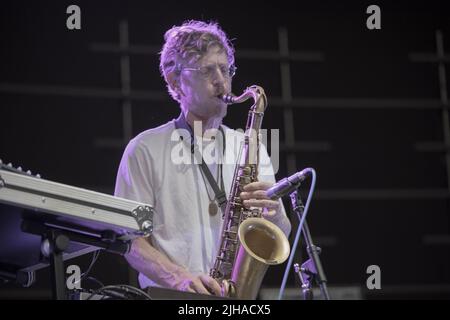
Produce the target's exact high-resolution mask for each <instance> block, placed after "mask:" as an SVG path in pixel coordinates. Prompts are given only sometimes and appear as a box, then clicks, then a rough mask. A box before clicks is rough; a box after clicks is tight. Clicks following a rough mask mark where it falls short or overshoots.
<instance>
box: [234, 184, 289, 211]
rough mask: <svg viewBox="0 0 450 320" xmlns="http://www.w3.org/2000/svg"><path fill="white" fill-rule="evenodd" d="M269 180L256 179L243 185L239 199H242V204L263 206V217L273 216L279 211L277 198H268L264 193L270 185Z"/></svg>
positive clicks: (247, 206)
mask: <svg viewBox="0 0 450 320" xmlns="http://www.w3.org/2000/svg"><path fill="white" fill-rule="evenodd" d="M272 186H273V184H272V183H270V182H264V181H256V182H252V183H249V184H247V185H246V186H244V191H242V192H241V199H242V200H244V206H245V207H246V208H249V207H258V208H265V209H266V210H263V212H262V215H263V217H264V218H273V217H274V216H275V215H276V214H277V212H279V210H278V209H279V208H280V202H279V201H278V200H270V198H269V197H267V195H266V190H267V189H269V188H270V187H272Z"/></svg>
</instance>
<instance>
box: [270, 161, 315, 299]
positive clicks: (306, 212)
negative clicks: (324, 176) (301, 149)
mask: <svg viewBox="0 0 450 320" xmlns="http://www.w3.org/2000/svg"><path fill="white" fill-rule="evenodd" d="M310 170H311V175H312V181H311V186H310V188H309V194H308V199H307V200H306V204H305V210H304V211H303V216H302V219H301V220H300V224H299V225H298V229H297V234H296V235H295V240H294V244H293V245H292V250H291V254H290V256H289V261H288V264H287V266H286V269H285V271H284V276H283V281H282V283H281V287H280V292H279V294H278V300H281V299H282V298H283V293H284V289H285V287H286V282H287V278H288V276H289V271H290V270H291V266H292V261H293V260H294V255H295V252H296V250H297V246H298V241H299V240H300V235H301V232H302V229H303V224H304V223H305V219H306V215H307V214H308V209H309V204H310V202H311V198H312V195H313V193H314V188H315V186H316V171H315V170H314V169H313V168H310Z"/></svg>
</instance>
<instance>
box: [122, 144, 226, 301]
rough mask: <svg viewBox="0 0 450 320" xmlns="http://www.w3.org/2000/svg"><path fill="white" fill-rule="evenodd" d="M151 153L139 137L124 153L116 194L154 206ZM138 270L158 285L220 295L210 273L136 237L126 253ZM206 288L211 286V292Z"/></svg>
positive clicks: (146, 239) (129, 261)
mask: <svg viewBox="0 0 450 320" xmlns="http://www.w3.org/2000/svg"><path fill="white" fill-rule="evenodd" d="M151 163H152V157H151V154H149V152H148V151H147V150H146V149H145V148H142V146H139V143H138V141H137V140H132V141H131V142H130V143H129V144H128V146H127V148H126V149H125V152H124V154H123V157H122V160H121V162H120V166H119V171H118V174H117V179H116V188H115V192H114V195H115V196H117V197H122V198H126V199H130V200H135V201H139V202H144V203H150V204H152V205H155V201H156V197H155V194H154V187H155V186H154V185H155V184H156V183H155V182H154V181H153V180H152V174H153V170H152V169H151ZM125 258H126V259H127V261H128V263H129V264H130V265H131V267H132V268H134V269H135V270H136V271H138V272H140V273H142V274H144V275H145V276H146V277H148V278H149V279H151V280H152V281H154V282H156V283H157V284H159V285H161V286H164V287H168V288H173V289H177V290H182V291H191V292H198V293H204V294H209V291H210V292H213V293H215V294H217V295H220V291H221V288H220V286H219V285H218V283H217V282H216V281H215V280H214V279H213V278H211V277H209V276H207V275H200V276H194V275H192V274H191V273H190V272H188V271H187V270H186V269H184V268H182V267H180V266H178V265H176V264H174V263H173V262H172V261H171V260H170V259H169V258H168V257H167V256H166V255H165V254H164V253H162V252H160V251H158V250H157V249H156V248H154V247H153V246H152V245H151V244H150V242H149V240H148V238H137V239H135V240H134V241H133V243H132V245H131V249H130V252H129V253H127V254H126V255H125ZM207 288H210V289H209V291H208V289H207Z"/></svg>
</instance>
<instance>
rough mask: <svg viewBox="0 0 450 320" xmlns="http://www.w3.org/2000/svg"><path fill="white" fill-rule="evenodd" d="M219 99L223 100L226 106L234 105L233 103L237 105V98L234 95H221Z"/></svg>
mask: <svg viewBox="0 0 450 320" xmlns="http://www.w3.org/2000/svg"><path fill="white" fill-rule="evenodd" d="M218 98H219V99H221V100H222V101H223V102H225V103H226V104H233V103H235V100H236V99H235V98H236V96H235V95H234V94H232V93H227V94H221V95H219V96H218Z"/></svg>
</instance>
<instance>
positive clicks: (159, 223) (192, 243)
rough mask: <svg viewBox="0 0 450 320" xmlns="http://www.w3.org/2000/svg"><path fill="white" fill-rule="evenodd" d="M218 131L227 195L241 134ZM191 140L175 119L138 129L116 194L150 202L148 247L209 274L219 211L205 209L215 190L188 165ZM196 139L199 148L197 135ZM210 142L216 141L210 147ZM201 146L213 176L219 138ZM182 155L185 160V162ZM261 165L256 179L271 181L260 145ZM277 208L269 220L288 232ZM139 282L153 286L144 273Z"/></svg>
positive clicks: (197, 169) (124, 160) (124, 159)
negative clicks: (149, 243)
mask: <svg viewBox="0 0 450 320" xmlns="http://www.w3.org/2000/svg"><path fill="white" fill-rule="evenodd" d="M222 129H223V131H224V132H225V136H226V139H225V141H226V147H225V155H224V156H223V157H220V160H221V161H222V163H223V164H222V171H223V172H222V176H223V183H224V187H225V192H226V195H227V198H228V195H229V192H230V187H231V183H232V179H233V175H234V169H235V163H236V161H237V160H236V159H237V156H238V151H239V146H240V144H239V142H240V141H242V140H243V134H242V133H240V132H238V131H235V130H232V129H229V128H228V127H226V126H224V125H222ZM180 135H181V136H182V137H183V140H180ZM190 141H191V134H190V133H189V132H188V131H186V130H175V120H172V121H170V122H168V123H166V124H164V125H162V126H160V127H157V128H154V129H149V130H146V131H144V132H142V133H140V134H139V135H138V136H136V137H135V138H134V139H132V140H131V141H130V142H129V144H128V145H127V147H126V149H125V152H124V154H123V157H122V160H121V162H120V166H119V170H118V174H117V179H116V187H115V193H114V194H115V196H118V197H123V198H126V199H130V200H135V201H139V202H143V203H147V204H150V205H152V206H153V207H154V209H155V215H154V217H153V225H154V228H153V233H152V235H151V243H152V245H153V246H154V247H155V248H156V249H157V250H158V251H160V252H163V253H164V254H166V255H167V256H168V257H169V259H170V260H171V261H172V262H174V263H175V264H177V265H179V266H182V267H184V268H186V269H187V270H188V271H190V272H191V273H192V274H200V273H205V274H209V271H210V269H211V267H212V266H213V264H214V260H215V258H216V254H217V251H218V246H219V244H220V243H219V241H220V232H221V227H222V213H221V211H220V209H219V210H218V213H217V214H216V215H214V216H211V215H210V213H209V211H208V206H209V204H210V202H211V199H213V198H214V192H213V190H212V188H211V187H210V185H209V183H208V180H207V179H206V177H204V176H203V172H202V170H201V168H200V166H199V164H196V163H192V158H191V152H190V151H191V143H190ZM195 143H196V144H197V145H198V146H199V142H198V141H197V139H195ZM210 143H214V148H213V146H211V145H210ZM202 147H203V150H204V154H203V157H204V159H205V162H206V163H207V164H208V167H209V169H210V171H211V173H212V175H213V177H214V178H217V169H218V168H217V167H218V166H217V163H210V161H209V159H211V158H212V157H209V158H208V155H211V154H212V155H214V153H213V152H210V151H211V150H215V151H216V152H217V151H219V150H220V151H221V152H218V153H217V154H218V155H221V154H222V150H223V144H222V143H221V139H215V140H213V141H212V142H209V143H208V142H205V141H203V142H202ZM180 155H181V156H180ZM183 157H184V158H183ZM182 159H184V162H188V163H183V160H182ZM188 159H189V160H188ZM189 161H190V162H191V163H189ZM215 162H216V161H215ZM260 163H261V164H264V163H265V164H267V165H266V166H260V169H259V170H260V171H259V180H260V181H268V182H272V183H274V182H275V177H274V174H273V169H272V166H271V164H270V159H269V156H268V154H267V151H266V148H265V147H264V146H263V145H262V147H261V149H260ZM280 208H281V209H280V210H281V215H278V218H277V219H276V220H277V221H272V222H274V223H275V224H277V225H278V226H279V227H280V228H281V229H282V230H283V231H284V232H285V233H286V234H289V232H290V228H291V225H290V222H289V220H288V218H287V217H286V212H285V210H284V207H283V204H282V202H281V200H280ZM139 282H140V286H141V287H142V288H145V287H147V286H157V285H156V283H154V282H153V281H151V280H150V279H148V278H147V277H145V276H144V275H143V274H140V275H139Z"/></svg>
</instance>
